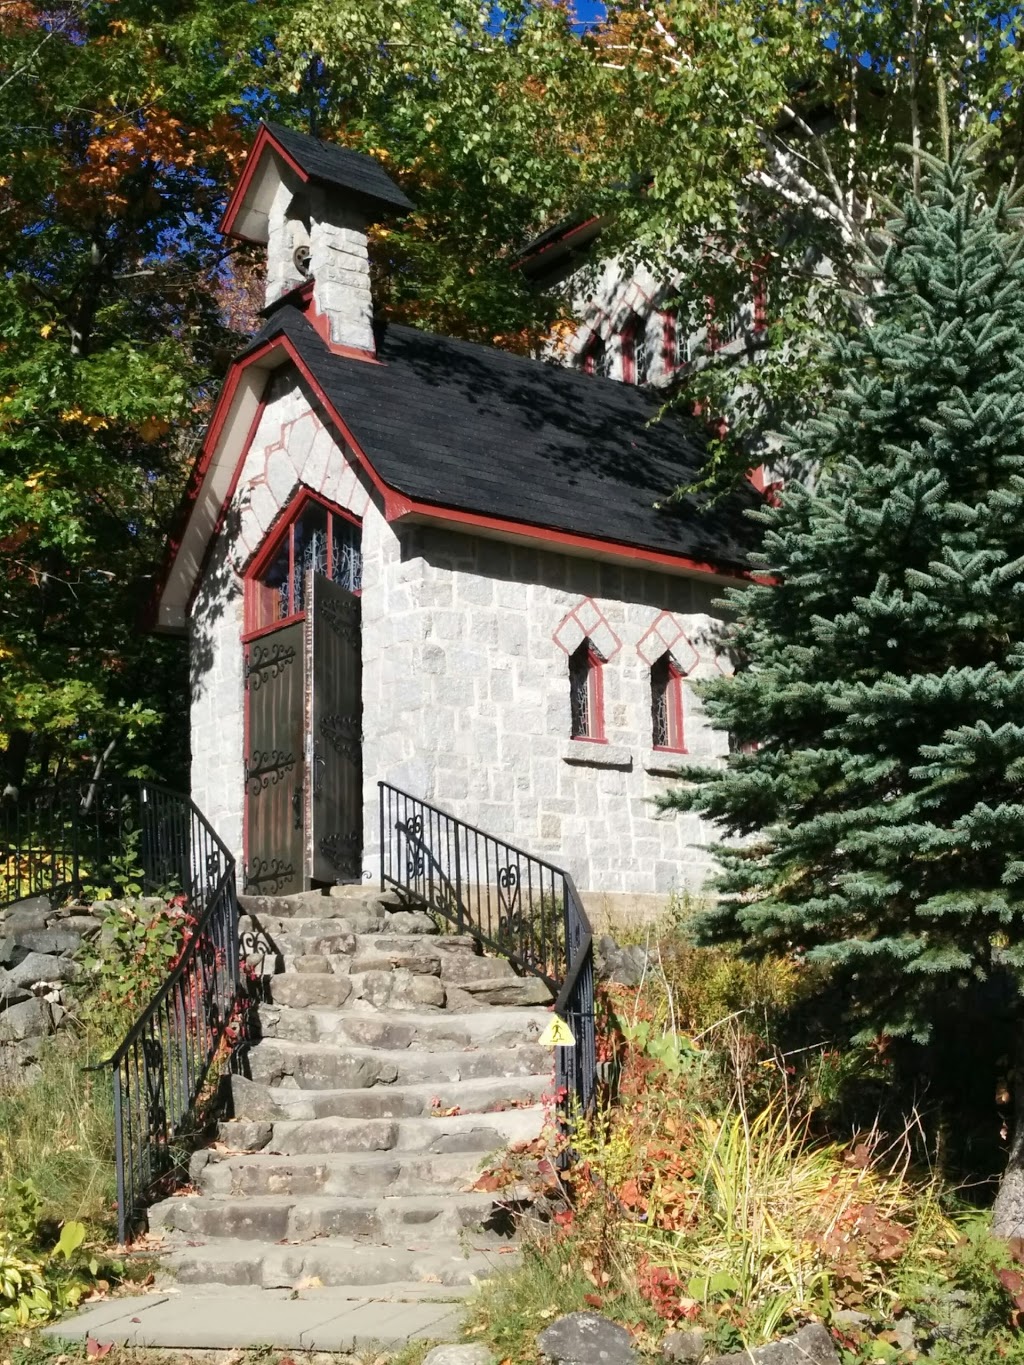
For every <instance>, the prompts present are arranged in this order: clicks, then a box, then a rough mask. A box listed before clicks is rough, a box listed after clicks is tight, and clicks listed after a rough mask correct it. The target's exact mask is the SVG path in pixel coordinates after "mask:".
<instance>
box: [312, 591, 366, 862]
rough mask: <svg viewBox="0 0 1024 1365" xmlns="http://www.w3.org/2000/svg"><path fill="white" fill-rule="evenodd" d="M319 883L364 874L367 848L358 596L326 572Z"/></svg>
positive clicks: (316, 648)
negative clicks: (364, 833)
mask: <svg viewBox="0 0 1024 1365" xmlns="http://www.w3.org/2000/svg"><path fill="white" fill-rule="evenodd" d="M310 619H311V621H312V623H313V647H312V662H313V680H312V682H313V686H312V702H311V718H312V729H313V734H312V740H313V743H312V754H313V773H312V780H313V798H312V802H311V809H312V819H313V828H312V845H313V880H314V881H321V882H336V881H339V880H340V881H348V880H351V879H352V878H357V877H359V876H360V874H361V871H362V866H361V865H362V852H363V701H362V647H361V638H360V626H359V621H360V616H359V598H358V597H356V596H355V595H354V594H353V593H350V592H348V591H347V590H346V589H345V588H342V587H339V586H338V584H337V583H332V582H331V581H330V580H329V579H327V578H324V577H323V575H321V574H314V575H313V580H312V593H311V608H310Z"/></svg>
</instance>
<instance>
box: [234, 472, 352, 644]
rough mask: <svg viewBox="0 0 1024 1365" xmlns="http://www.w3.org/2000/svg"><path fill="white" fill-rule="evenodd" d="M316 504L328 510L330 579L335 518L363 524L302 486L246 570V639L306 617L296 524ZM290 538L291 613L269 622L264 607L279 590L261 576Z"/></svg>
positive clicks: (328, 568) (244, 633) (329, 574)
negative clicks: (300, 604)
mask: <svg viewBox="0 0 1024 1365" xmlns="http://www.w3.org/2000/svg"><path fill="white" fill-rule="evenodd" d="M314 503H315V504H317V505H319V506H320V507H323V508H324V510H325V511H326V513H327V576H328V578H330V576H331V574H332V572H333V568H334V565H333V564H332V562H331V560H332V557H333V554H334V535H333V529H334V528H333V524H332V523H333V519H334V518H335V517H339V518H341V520H343V521H347V522H348V523H349V524H350V525H352V526H361V524H362V523H361V522H360V520H359V518H358V517H357V516H354V515H353V514H352V513H351V512H346V511H345V509H344V508H343V507H338V506H337V505H336V504H335V503H333V502H328V501H327V499H326V498H321V497H320V496H319V495H318V494H316V493H312V492H310V491H309V490H308V489H302V490H301V491H300V492H298V493H296V495H295V496H294V497H293V498H292V500H291V501H290V502H289V503H287V504H286V506H285V507H283V508H282V509H281V512H280V513H279V515H278V518H277V521H276V524H275V526H274V527H272V528H271V531H270V533H268V538H267V540H266V542H265V544H264V545H263V547H262V548H261V549H260V551H259V553H258V554H257V555H256V557H255V559H254V560H253V561H252V563H251V564H250V565H249V567H248V569H246V571H245V579H244V584H245V589H244V590H245V611H244V620H245V626H244V630H243V632H242V639H243V641H249V640H254V639H256V638H257V637H258V636H260V635H263V634H265V633H266V632H267V631H270V630H278V629H280V627H281V626H287V625H291V624H292V622H294V621H304V620H305V619H306V613H305V611H301V610H300V611H296V610H295V527H296V525H297V524H298V523H299V522H300V521H301V520H302V517H303V515H304V514H305V512H306V510H307V509H308V508H309V507H310V505H311V504H314ZM286 540H287V542H288V612H287V614H286V615H284V616H278V617H275V618H274V619H273V620H272V621H268V620H265V619H264V616H265V611H264V608H265V607H266V605H267V603H268V599H269V597H270V596H271V595H274V596H277V594H278V589H276V588H273V587H270V586H269V585H267V584H264V583H261V582H260V579H261V577H262V575H263V574H264V573H266V571H267V569H268V568H269V567H270V565H271V564H272V563H273V562H274V560H275V559H276V558H277V556H278V555H279V554H280V552H281V549H282V548H283V546H284V543H285V541H286Z"/></svg>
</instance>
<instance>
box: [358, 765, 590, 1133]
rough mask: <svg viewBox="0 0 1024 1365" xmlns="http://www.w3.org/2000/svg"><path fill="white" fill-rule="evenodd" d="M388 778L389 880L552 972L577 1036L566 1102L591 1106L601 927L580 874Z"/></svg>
mask: <svg viewBox="0 0 1024 1365" xmlns="http://www.w3.org/2000/svg"><path fill="white" fill-rule="evenodd" d="M378 787H379V790H380V859H381V887H382V888H383V889H387V888H388V887H391V888H394V889H396V890H398V891H399V892H400V893H401V894H403V895H404V896H406V897H408V898H409V899H410V900H412V901H415V902H417V903H419V904H421V905H424V906H426V907H427V908H428V909H430V910H432V911H434V912H435V913H436V914H439V915H441V916H443V917H444V918H445V919H446V920H448V921H449V922H450V923H451V924H453V925H454V926H455V928H456V929H457V930H458V932H460V933H467V934H472V935H473V936H474V937H475V938H476V939H478V940H479V942H480V943H481V944H482V945H483V946H484V947H486V948H490V949H491V950H492V951H495V952H498V953H501V954H502V955H503V956H504V957H506V958H507V959H508V961H509V962H511V963H512V964H513V966H515V967H516V968H517V969H518V970H520V971H523V972H531V973H532V974H533V975H535V976H539V977H540V978H541V979H542V980H543V981H545V982H547V984H548V986H549V987H550V988H551V990H552V992H553V994H554V995H555V1004H554V1009H555V1012H556V1013H557V1014H559V1015H560V1016H561V1017H562V1018H563V1019H564V1020H565V1021H566V1023H568V1025H569V1027H570V1028H571V1029H572V1033H573V1037H574V1038H575V1040H576V1042H575V1046H574V1047H560V1048H558V1049H556V1061H557V1075H556V1084H557V1087H558V1091H559V1094H560V1096H561V1097H562V1099H561V1103H562V1107H563V1112H564V1113H565V1114H566V1115H567V1116H569V1115H570V1114H571V1112H572V1111H573V1110H574V1109H575V1108H577V1107H578V1108H579V1109H580V1110H582V1111H584V1112H585V1111H586V1110H587V1109H589V1108H590V1106H591V1103H592V1102H593V1098H594V1091H595V1086H596V1074H597V1048H596V1037H595V1024H594V958H593V934H592V932H591V928H590V921H589V920H588V919H587V915H586V911H585V910H584V908H583V903H582V901H581V900H580V895H579V892H578V891H577V890H576V887H575V884H574V883H573V880H572V877H570V875H569V874H568V872H566V871H565V870H564V869H563V868H560V867H556V866H555V865H554V864H553V863H548V862H545V861H544V860H543V859H542V858H537V857H535V856H534V855H533V854H532V853H527V852H526V851H525V850H524V849H521V848H516V847H514V846H513V845H512V844H508V843H506V842H505V841H504V840H502V839H498V838H496V837H495V836H494V835H492V834H487V833H485V832H484V831H483V830H480V829H477V828H476V827H475V826H473V825H468V824H466V823H465V822H464V821H462V820H458V819H456V817H455V816H453V815H450V814H448V812H447V811H443V810H440V809H439V808H438V807H437V806H432V805H430V804H429V803H428V802H426V801H422V800H420V799H419V797H416V796H412V795H410V794H409V793H408V792H404V791H401V790H400V789H399V788H397V787H392V786H390V785H389V784H388V783H386V782H380V783H378Z"/></svg>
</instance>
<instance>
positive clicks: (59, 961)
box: [10, 953, 78, 986]
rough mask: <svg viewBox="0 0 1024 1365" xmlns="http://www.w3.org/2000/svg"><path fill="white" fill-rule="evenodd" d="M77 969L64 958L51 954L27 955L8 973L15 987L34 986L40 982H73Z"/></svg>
mask: <svg viewBox="0 0 1024 1365" xmlns="http://www.w3.org/2000/svg"><path fill="white" fill-rule="evenodd" d="M77 975H78V967H77V965H76V964H75V963H74V962H70V961H69V960H68V959H67V958H66V957H54V956H53V955H52V954H51V953H28V954H27V955H26V956H25V957H23V958H22V959H21V961H20V962H19V963H18V965H17V966H16V967H13V968H12V969H11V972H10V977H11V980H12V981H13V982H14V984H15V985H16V986H35V985H37V984H38V982H40V981H74V979H75V977H76V976H77Z"/></svg>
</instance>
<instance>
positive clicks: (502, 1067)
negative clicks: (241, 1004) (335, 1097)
mask: <svg viewBox="0 0 1024 1365" xmlns="http://www.w3.org/2000/svg"><path fill="white" fill-rule="evenodd" d="M246 1060H247V1063H248V1069H249V1076H250V1078H251V1079H252V1080H254V1081H258V1082H260V1083H261V1084H263V1085H279V1084H282V1083H285V1082H286V1083H288V1084H289V1085H295V1086H298V1087H299V1088H300V1089H302V1090H359V1089H363V1088H365V1087H368V1086H371V1085H414V1084H416V1083H417V1082H426V1083H428V1084H432V1083H434V1082H443V1081H461V1080H475V1079H477V1078H479V1077H482V1076H536V1075H539V1074H541V1073H543V1072H545V1071H547V1070H548V1069H549V1068H550V1066H551V1052H550V1049H548V1048H543V1047H538V1046H537V1045H535V1044H529V1043H524V1044H519V1045H518V1046H514V1047H494V1046H491V1047H479V1048H463V1049H461V1050H458V1051H438V1052H421V1051H418V1050H414V1049H411V1048H404V1049H393V1048H372V1047H355V1046H347V1045H346V1046H344V1047H339V1046H337V1045H336V1044H332V1043H294V1042H287V1041H285V1040H284V1039H281V1038H270V1039H267V1040H266V1041H265V1042H261V1043H258V1044H257V1045H256V1046H255V1047H253V1048H252V1049H251V1050H249V1051H248V1052H247V1054H246Z"/></svg>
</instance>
